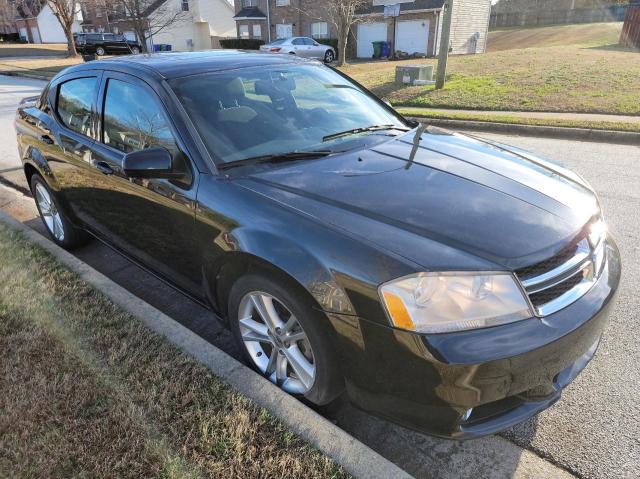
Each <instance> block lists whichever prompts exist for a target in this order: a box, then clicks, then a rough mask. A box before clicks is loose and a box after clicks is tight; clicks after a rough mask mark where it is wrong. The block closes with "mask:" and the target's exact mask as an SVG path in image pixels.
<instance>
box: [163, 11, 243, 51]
mask: <svg viewBox="0 0 640 479" xmlns="http://www.w3.org/2000/svg"><path fill="white" fill-rule="evenodd" d="M166 5H167V7H165V8H171V9H174V10H176V11H177V10H180V9H181V8H182V0H168V2H167V4H166ZM233 15H234V10H233V7H232V6H231V5H230V4H229V3H228V2H227V1H226V0H189V11H188V12H186V13H185V15H184V18H183V20H181V21H180V22H177V23H176V24H174V25H172V26H171V27H170V28H166V29H164V30H162V31H161V32H159V33H157V34H155V35H154V36H153V43H154V44H156V45H158V44H161V43H164V44H169V45H171V49H172V50H173V51H183V52H184V51H195V50H208V49H210V48H211V37H212V36H215V37H235V36H236V25H235V22H234V20H233Z"/></svg>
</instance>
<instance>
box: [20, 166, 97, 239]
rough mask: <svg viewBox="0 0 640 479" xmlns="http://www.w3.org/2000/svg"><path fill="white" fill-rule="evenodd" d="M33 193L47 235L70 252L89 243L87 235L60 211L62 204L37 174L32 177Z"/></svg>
mask: <svg viewBox="0 0 640 479" xmlns="http://www.w3.org/2000/svg"><path fill="white" fill-rule="evenodd" d="M31 193H32V194H33V198H34V199H35V201H36V207H37V208H38V213H40V218H41V219H42V222H43V223H44V226H45V228H46V230H47V233H48V234H49V236H50V237H51V239H52V240H53V241H54V242H55V243H56V244H57V245H58V246H61V247H63V248H64V249H69V250H70V249H74V248H77V247H78V246H82V245H83V244H85V243H86V242H87V241H88V239H89V236H88V235H87V233H86V232H85V231H83V230H81V229H78V228H76V227H75V226H73V224H72V223H71V221H69V219H68V218H67V216H66V215H65V213H64V212H63V210H61V209H60V206H59V205H60V203H59V202H58V200H57V199H56V197H55V195H54V194H53V192H52V191H51V188H49V185H47V183H46V181H44V178H42V176H40V175H38V174H37V173H36V174H34V175H33V176H32V177H31Z"/></svg>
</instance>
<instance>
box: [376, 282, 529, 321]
mask: <svg viewBox="0 0 640 479" xmlns="http://www.w3.org/2000/svg"><path fill="white" fill-rule="evenodd" d="M379 293H380V298H381V300H382V304H384V307H385V310H386V312H387V315H388V316H389V320H390V321H391V323H392V324H393V325H394V326H395V327H397V328H401V329H407V330H409V331H416V332H419V333H446V332H451V331H463V330H468V329H477V328H485V327H489V326H496V325H499V324H505V323H511V322H514V321H520V320H521V319H526V318H530V317H531V316H533V313H532V311H531V308H530V306H529V302H528V301H527V299H526V298H525V296H524V293H523V291H522V290H521V289H520V286H519V284H518V283H517V281H516V279H515V278H514V277H513V275H512V274H510V273H467V272H460V273H456V272H447V273H418V274H415V275H412V276H407V277H404V278H400V279H397V280H394V281H390V282H388V283H385V284H383V285H382V286H380V288H379Z"/></svg>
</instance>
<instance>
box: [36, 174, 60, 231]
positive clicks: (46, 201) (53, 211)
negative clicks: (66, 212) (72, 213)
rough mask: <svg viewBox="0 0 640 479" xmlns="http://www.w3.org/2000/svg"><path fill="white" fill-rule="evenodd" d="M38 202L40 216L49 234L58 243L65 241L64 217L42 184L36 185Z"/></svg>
mask: <svg viewBox="0 0 640 479" xmlns="http://www.w3.org/2000/svg"><path fill="white" fill-rule="evenodd" d="M35 190H36V201H37V202H38V208H39V209H40V214H41V215H42V219H43V220H44V224H45V225H46V227H47V229H48V230H49V232H50V233H51V234H52V235H53V237H54V238H55V239H57V240H58V241H64V223H63V222H62V216H60V212H59V211H58V208H57V207H56V204H55V203H54V202H53V200H52V199H51V195H50V194H49V191H48V190H47V189H46V188H45V186H44V185H43V184H42V183H36V188H35Z"/></svg>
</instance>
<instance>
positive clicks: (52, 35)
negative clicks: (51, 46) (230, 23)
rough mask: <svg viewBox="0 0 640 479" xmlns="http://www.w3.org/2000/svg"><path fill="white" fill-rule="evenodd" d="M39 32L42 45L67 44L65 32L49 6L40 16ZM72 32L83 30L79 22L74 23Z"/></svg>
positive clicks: (46, 6)
mask: <svg viewBox="0 0 640 479" xmlns="http://www.w3.org/2000/svg"><path fill="white" fill-rule="evenodd" d="M38 30H40V41H41V42H42V43H67V37H66V36H65V34H64V30H63V29H62V26H61V25H60V22H59V21H58V19H57V18H56V16H55V15H54V14H53V11H52V10H51V7H49V5H45V6H44V7H43V8H42V10H41V11H40V13H39V14H38ZM72 30H73V31H74V32H80V31H81V30H82V28H81V27H80V23H79V22H78V20H76V21H74V22H73V27H72Z"/></svg>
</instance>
